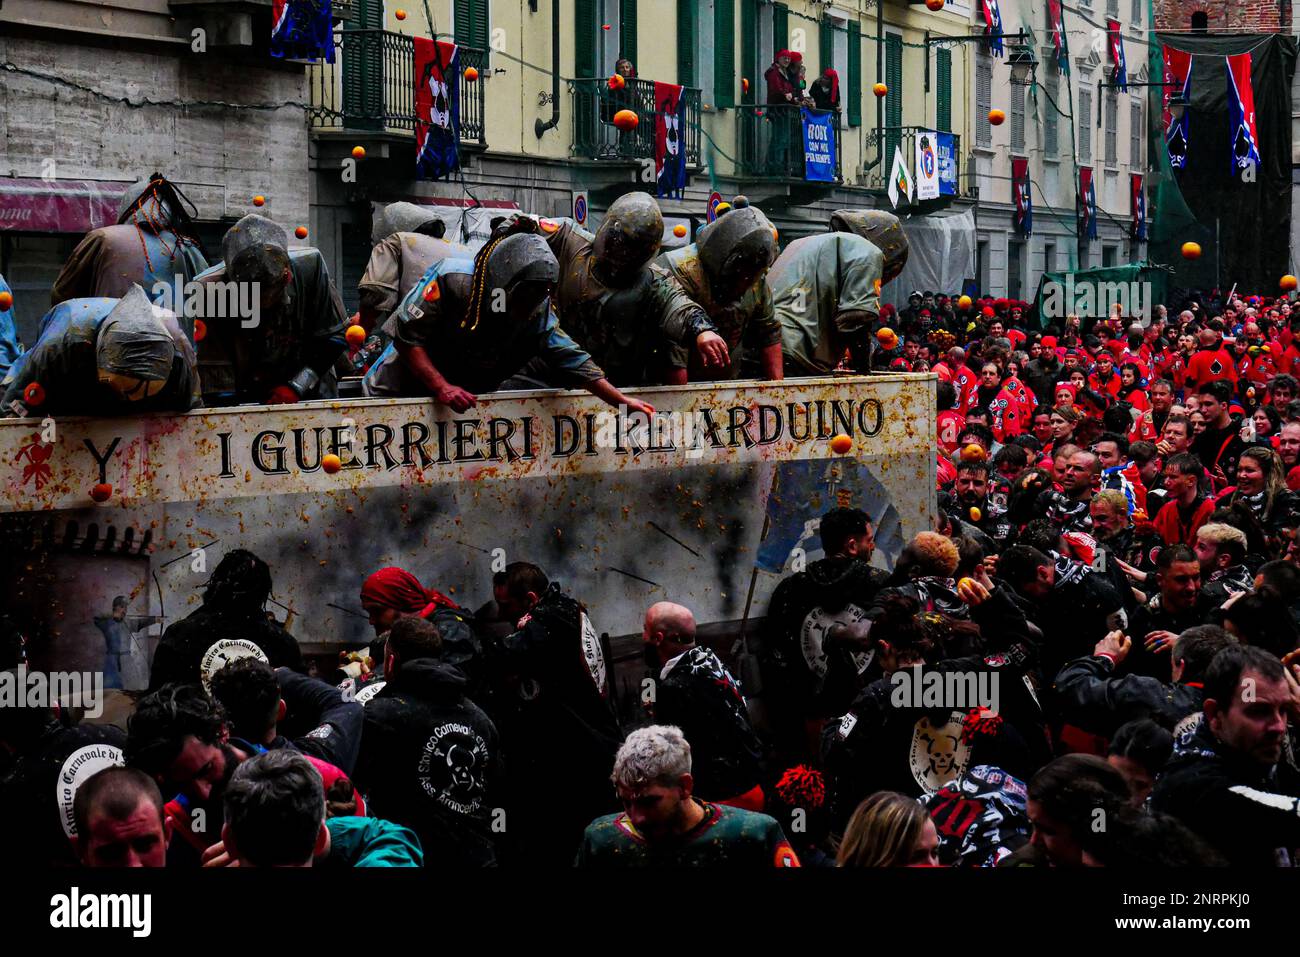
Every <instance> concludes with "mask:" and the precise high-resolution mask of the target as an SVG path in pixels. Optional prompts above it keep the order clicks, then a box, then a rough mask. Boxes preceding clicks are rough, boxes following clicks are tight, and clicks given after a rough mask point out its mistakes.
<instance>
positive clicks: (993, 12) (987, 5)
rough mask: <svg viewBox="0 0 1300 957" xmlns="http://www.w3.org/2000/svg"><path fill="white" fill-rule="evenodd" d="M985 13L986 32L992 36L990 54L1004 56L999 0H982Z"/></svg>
mask: <svg viewBox="0 0 1300 957" xmlns="http://www.w3.org/2000/svg"><path fill="white" fill-rule="evenodd" d="M980 2H981V5H982V9H983V11H984V32H985V33H986V34H992V35H993V39H991V40H989V52H990V53H991V54H993V55H994V56H1002V11H1001V10H999V9H998V0H980Z"/></svg>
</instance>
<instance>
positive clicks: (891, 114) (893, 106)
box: [885, 33, 903, 163]
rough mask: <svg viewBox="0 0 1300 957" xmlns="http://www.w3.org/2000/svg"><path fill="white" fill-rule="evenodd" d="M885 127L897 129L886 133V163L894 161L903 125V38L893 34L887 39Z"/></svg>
mask: <svg viewBox="0 0 1300 957" xmlns="http://www.w3.org/2000/svg"><path fill="white" fill-rule="evenodd" d="M885 86H887V87H889V93H888V94H887V95H886V96H885V126H887V127H895V129H891V130H889V131H888V132H887V133H885V157H886V160H885V162H887V163H892V162H893V161H894V150H895V148H896V147H897V146H898V144H899V143H900V142H901V141H902V136H903V134H902V132H901V131H899V130H898V129H897V127H900V126H902V125H903V38H902V37H900V36H898V35H897V34H894V33H891V34H888V35H887V36H886V37H885Z"/></svg>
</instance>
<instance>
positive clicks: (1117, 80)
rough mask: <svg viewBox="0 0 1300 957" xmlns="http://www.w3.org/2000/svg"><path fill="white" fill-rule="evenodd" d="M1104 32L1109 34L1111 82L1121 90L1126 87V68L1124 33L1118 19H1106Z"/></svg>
mask: <svg viewBox="0 0 1300 957" xmlns="http://www.w3.org/2000/svg"><path fill="white" fill-rule="evenodd" d="M1106 32H1107V33H1108V34H1110V63H1111V68H1112V69H1111V82H1112V83H1114V84H1115V86H1116V87H1118V88H1119V89H1121V90H1127V89H1128V68H1127V67H1126V66H1125V65H1124V34H1123V33H1122V32H1121V31H1120V25H1119V21H1118V20H1111V19H1109V18H1107V20H1106Z"/></svg>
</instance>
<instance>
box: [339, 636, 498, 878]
mask: <svg viewBox="0 0 1300 957" xmlns="http://www.w3.org/2000/svg"><path fill="white" fill-rule="evenodd" d="M466 685H467V680H466V678H465V675H464V674H463V673H462V672H461V671H460V670H459V669H458V668H456V667H455V666H453V665H449V664H447V663H445V662H443V661H439V660H437V659H434V658H418V659H416V660H415V661H410V662H407V663H405V664H403V665H401V667H400V668H399V669H398V670H397V673H396V674H394V675H393V676H392V677H391V678H390V679H389V680H388V683H387V684H386V685H385V686H384V688H383V690H382V691H380V692H379V693H378V694H377V695H375V697H374V698H372V699H371V700H370V701H369V702H368V703H367V704H366V710H365V725H364V729H363V731H362V737H361V753H360V756H359V758H358V760H357V768H356V773H355V775H354V776H355V779H356V784H357V786H358V787H359V788H360V789H361V790H362V791H364V792H365V793H366V794H367V796H368V799H369V802H370V808H371V811H372V813H374V814H375V815H376V816H378V817H382V818H386V819H388V820H390V821H393V822H395V823H397V824H401V825H404V826H405V827H409V828H410V829H411V830H413V831H415V833H416V834H417V835H419V838H420V844H421V846H422V847H423V849H424V858H425V861H426V862H428V864H429V866H430V867H433V866H438V867H443V866H446V867H450V868H455V867H487V866H491V865H493V864H494V863H495V862H496V851H495V848H494V846H493V840H492V835H493V825H494V823H495V821H494V814H496V815H497V819H498V820H499V819H500V812H499V811H498V810H497V809H498V807H499V805H500V771H501V750H500V742H499V740H498V737H497V729H496V726H495V725H494V724H493V723H492V721H491V719H489V718H488V716H487V715H486V714H484V713H483V711H482V709H480V708H479V707H478V705H476V704H474V702H472V701H470V700H469V699H468V698H466V697H465V687H466Z"/></svg>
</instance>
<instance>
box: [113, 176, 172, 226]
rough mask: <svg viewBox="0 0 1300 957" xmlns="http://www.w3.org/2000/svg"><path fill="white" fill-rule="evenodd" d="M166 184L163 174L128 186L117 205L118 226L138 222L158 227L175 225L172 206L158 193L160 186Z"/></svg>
mask: <svg viewBox="0 0 1300 957" xmlns="http://www.w3.org/2000/svg"><path fill="white" fill-rule="evenodd" d="M166 182H167V181H166V180H165V179H163V177H162V174H161V173H154V174H153V176H151V177H149V179H142V180H139V181H138V182H135V183H132V184H131V185H130V186H128V187H127V188H126V192H125V193H123V194H122V198H121V199H120V200H119V201H118V204H117V223H118V225H119V226H120V225H122V224H124V223H130V222H135V221H136V220H140V221H142V222H144V223H150V224H156V225H158V226H172V225H174V222H173V221H174V218H175V217H174V214H173V212H172V208H171V205H170V204H169V203H168V202H167V200H165V199H163V198H162V196H161V195H159V193H158V191H157V187H158V185H159V184H160V183H162V184H165V183H166Z"/></svg>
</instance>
